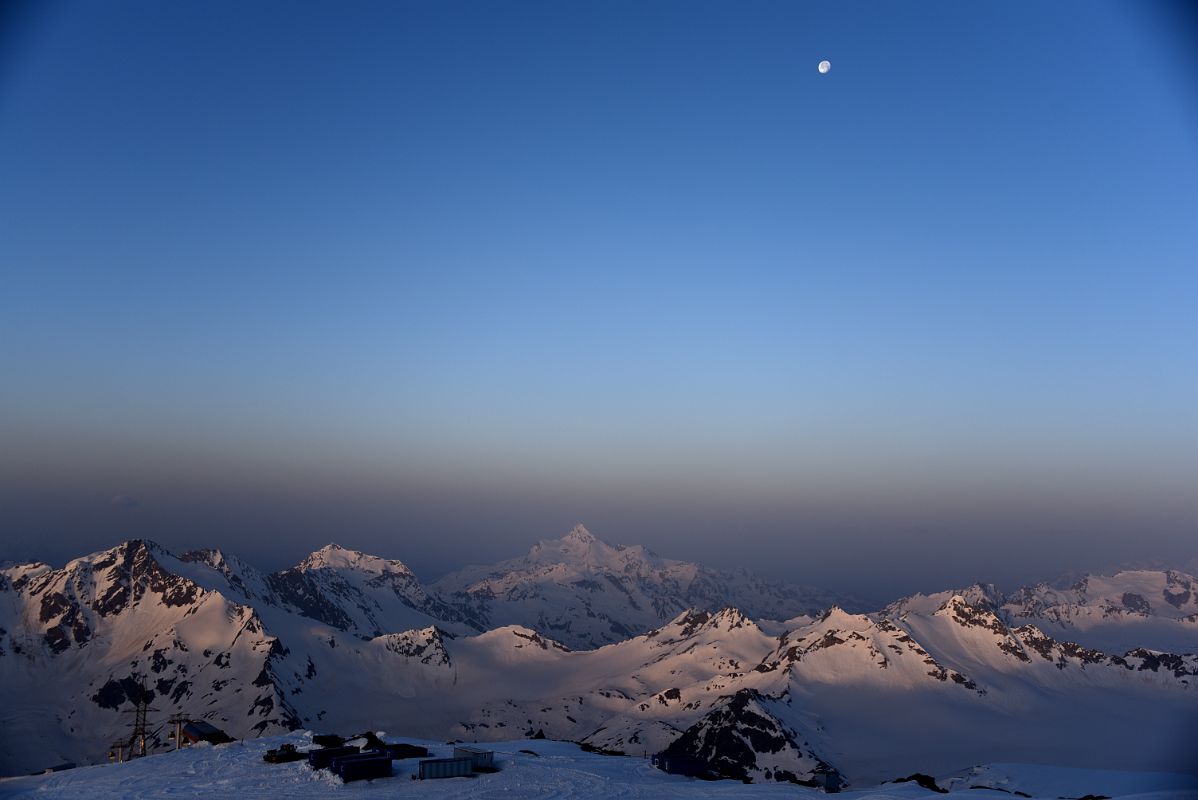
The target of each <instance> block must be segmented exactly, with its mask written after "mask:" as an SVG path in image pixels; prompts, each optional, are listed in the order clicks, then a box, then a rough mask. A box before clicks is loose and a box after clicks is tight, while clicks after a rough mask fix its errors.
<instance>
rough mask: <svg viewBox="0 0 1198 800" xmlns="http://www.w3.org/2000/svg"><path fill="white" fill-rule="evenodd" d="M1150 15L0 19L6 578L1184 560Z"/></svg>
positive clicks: (1180, 332) (1172, 166) (1172, 62)
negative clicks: (60, 572) (29, 574)
mask: <svg viewBox="0 0 1198 800" xmlns="http://www.w3.org/2000/svg"><path fill="white" fill-rule="evenodd" d="M1177 8H1178V7H1177V6H1176V5H1175V4H1170V3H1157V4H1154V3H1116V2H1102V3H1092V2H1059V3H1052V4H1044V3H1032V2H1002V3H997V2H976V3H969V4H961V3H950V2H924V3H914V2H879V3H852V2H835V3H833V2H818V3H816V2H811V3H808V2H777V3H774V2H752V3H693V2H687V3H681V2H678V3H673V2H652V3H642V2H636V3H633V2H614V3H569V4H563V3H524V2H513V3H503V4H498V3H490V4H487V3H431V2H427V3H426V2H401V3H357V4H353V5H352V6H345V5H343V4H333V3H255V4H249V5H247V4H239V3H221V2H217V3H173V4H162V3H152V2H118V3H100V2H75V3H50V4H26V5H24V6H22V7H21V8H19V9H18V11H17V12H16V13H11V14H10V15H9V17H8V19H6V20H4V22H3V24H4V27H5V28H6V30H5V33H4V37H3V38H2V39H0V43H3V45H4V48H5V50H6V51H7V56H6V57H5V58H4V59H3V60H0V271H2V272H3V276H4V279H3V287H4V290H3V292H0V332H2V336H0V365H2V366H3V369H4V372H5V374H6V376H7V379H6V380H5V381H4V382H3V384H2V385H0V386H2V388H0V393H2V394H0V398H2V400H3V403H2V404H3V406H4V408H5V409H6V410H5V411H4V414H3V417H2V418H0V436H3V440H4V444H3V447H2V448H0V479H2V480H0V531H3V532H4V537H5V539H6V540H7V541H8V542H9V543H10V544H9V545H8V546H6V547H5V550H6V552H5V553H4V554H3V555H5V556H7V557H40V558H52V559H53V558H57V559H61V558H64V557H66V556H69V555H73V554H76V553H77V552H79V551H81V550H85V549H94V548H98V547H101V546H105V545H107V544H109V543H111V542H112V541H115V540H118V539H120V538H125V537H127V536H132V535H140V536H150V537H152V538H155V539H158V540H160V541H162V542H164V543H166V544H168V545H173V546H177V547H189V546H201V545H213V544H218V545H221V546H227V547H230V548H232V549H234V550H240V551H241V552H244V553H246V555H248V556H251V557H256V558H257V559H259V560H260V561H261V562H263V563H264V564H266V565H270V566H273V565H275V564H276V563H283V562H286V561H288V560H291V559H292V558H293V557H298V555H300V554H302V553H303V552H305V551H306V550H307V549H310V547H311V546H316V545H319V544H322V543H324V542H325V541H328V540H336V541H339V542H341V543H342V544H345V545H347V546H359V547H362V548H363V549H371V550H374V551H376V552H380V553H382V554H384V555H391V556H396V557H400V558H404V559H405V560H407V561H409V562H410V563H412V565H413V566H415V567H416V568H417V569H419V570H421V571H422V572H424V573H427V574H430V575H433V574H436V573H437V572H439V571H443V570H445V569H448V568H450V567H452V566H455V565H457V564H460V563H461V562H462V561H463V560H471V559H470V558H464V557H463V556H462V552H463V550H464V549H466V550H471V551H473V555H477V558H475V559H474V560H479V559H483V558H491V557H497V556H501V555H507V554H510V553H512V552H514V551H515V550H518V549H522V548H523V547H524V546H526V545H527V544H528V543H530V542H531V541H532V540H534V539H536V538H540V537H544V536H551V535H558V534H559V533H564V532H565V531H566V530H567V529H568V528H569V526H570V525H571V524H573V523H574V522H576V521H579V520H581V521H584V522H586V523H587V524H588V525H589V526H590V527H591V528H592V529H593V530H594V531H595V532H596V533H597V534H598V535H600V536H603V537H605V538H609V539H612V540H615V541H629V542H644V543H646V544H649V545H650V546H652V547H655V548H656V549H658V550H659V551H661V552H663V553H666V554H669V555H675V556H678V557H688V558H706V559H710V560H715V561H721V562H728V563H744V564H747V565H749V566H753V567H757V568H760V569H763V570H765V571H770V572H772V573H774V574H786V575H790V576H791V577H795V578H799V579H803V580H814V581H817V582H824V583H839V584H840V585H842V586H843V587H844V588H851V589H853V590H861V589H863V588H871V587H877V586H881V587H882V588H883V591H888V590H890V589H891V588H893V589H894V590H896V591H897V590H900V589H903V590H905V589H907V588H913V587H923V586H925V585H935V584H937V583H954V582H957V583H959V582H961V581H963V580H964V581H971V580H974V579H991V580H1004V581H1010V580H1017V579H1021V578H1022V576H1023V574H1024V573H1026V572H1027V571H1028V570H1029V569H1031V570H1032V571H1033V572H1036V574H1035V575H1031V576H1029V577H1042V576H1043V575H1046V574H1050V573H1052V572H1053V571H1057V570H1065V569H1074V568H1087V567H1090V566H1099V565H1107V564H1111V563H1118V562H1126V561H1134V560H1153V559H1163V560H1168V561H1173V562H1175V563H1176V562H1180V561H1185V560H1186V559H1187V558H1192V557H1193V548H1192V545H1191V544H1190V541H1191V540H1192V538H1193V534H1194V529H1195V523H1198V500H1196V499H1195V498H1198V485H1196V483H1198V480H1196V479H1195V477H1194V476H1196V475H1198V455H1196V454H1198V447H1196V446H1198V413H1196V411H1195V409H1198V348H1196V347H1195V344H1196V343H1198V322H1196V321H1195V320H1196V315H1195V314H1194V311H1193V309H1194V307H1195V299H1196V297H1198V270H1196V269H1195V266H1194V264H1195V254H1198V225H1196V224H1194V223H1195V220H1196V219H1198V194H1196V191H1195V188H1194V187H1196V186H1198V105H1196V104H1195V102H1194V99H1193V98H1194V97H1195V88H1196V86H1195V81H1194V80H1193V79H1192V77H1191V75H1192V71H1191V70H1190V69H1189V68H1190V67H1192V66H1193V64H1194V55H1195V54H1194V52H1192V50H1188V49H1186V46H1185V44H1184V43H1185V37H1184V36H1177V35H1175V33H1176V29H1177V28H1178V26H1179V25H1182V26H1183V25H1184V23H1185V22H1186V19H1185V18H1184V15H1178V14H1176V9H1177ZM1171 29H1172V30H1171ZM1191 47H1192V46H1191ZM822 58H828V59H830V60H831V61H832V64H833V68H832V71H831V73H830V74H828V75H826V76H822V75H820V74H818V72H817V71H816V64H817V63H818V61H819V60H820V59H822ZM117 495H120V496H124V497H130V498H136V504H135V505H134V504H131V503H127V502H125V503H117V504H113V503H112V502H111V498H112V497H114V496H117ZM929 550H931V551H938V552H943V553H946V555H945V557H943V558H942V559H937V561H936V563H931V564H930V563H928V559H927V558H926V554H927V552H929ZM863 552H867V553H871V554H873V556H874V557H872V558H869V559H867V561H868V562H869V563H867V564H864V565H863V564H861V563H860V562H861V555H860V554H861V553H863ZM950 553H951V554H950ZM813 556H814V559H813ZM1081 561H1085V562H1086V563H1080V562H1081ZM1029 562H1031V563H1033V564H1036V566H1035V567H1029V566H1028V565H1029ZM896 565H897V569H898V571H899V572H900V573H902V575H901V576H900V577H897V578H895V577H893V576H891V575H890V573H892V572H893V571H895V570H896Z"/></svg>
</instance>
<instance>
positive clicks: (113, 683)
mask: <svg viewBox="0 0 1198 800" xmlns="http://www.w3.org/2000/svg"><path fill="white" fill-rule="evenodd" d="M91 699H92V702H93V703H95V704H96V705H98V706H99V707H100V708H107V709H117V708H120V707H121V706H122V705H124V704H125V703H130V704H132V703H138V702H141V701H145V702H147V703H148V702H150V701H151V700H153V699H154V692H153V690H151V689H147V688H146V687H145V686H144V685H142V682H141V681H140V680H138V679H137V678H134V677H133V676H132V675H129V676H126V677H124V678H121V679H119V680H109V681H108V683H106V684H104V685H103V686H101V687H100V690H99V691H98V692H96V693H95V694H94V695H92V698H91Z"/></svg>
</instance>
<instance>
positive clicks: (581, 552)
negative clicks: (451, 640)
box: [433, 525, 853, 649]
mask: <svg viewBox="0 0 1198 800" xmlns="http://www.w3.org/2000/svg"><path fill="white" fill-rule="evenodd" d="M433 590H434V591H435V592H437V593H439V594H440V595H442V596H443V597H444V598H445V599H446V600H447V601H448V602H451V603H456V604H459V605H462V606H464V607H466V608H468V609H470V613H469V616H470V617H472V618H474V619H477V620H479V621H481V623H482V624H483V625H484V626H485V627H491V626H494V625H506V624H517V625H525V626H527V627H530V628H535V629H536V630H539V631H542V632H543V633H546V634H548V635H550V636H552V637H554V638H555V639H557V640H558V641H561V642H563V643H564V644H566V645H568V646H570V647H572V648H574V649H583V648H589V647H599V646H602V645H605V644H611V643H613V642H617V641H621V640H623V639H627V638H628V637H630V636H635V635H637V634H640V633H644V632H645V631H648V630H652V629H653V628H655V627H657V626H658V625H660V624H662V623H663V622H665V621H667V620H669V619H671V618H672V617H674V616H675V615H677V614H679V613H680V612H682V611H684V610H686V609H687V608H704V609H711V610H714V609H717V608H723V607H726V606H732V607H736V608H740V609H741V610H743V611H744V612H745V613H746V614H748V615H750V616H753V617H764V618H769V619H786V618H789V617H794V616H796V615H799V614H804V613H816V612H818V611H821V610H823V609H824V608H827V607H828V606H829V605H832V604H833V603H836V602H841V603H845V602H847V603H850V604H851V603H853V601H852V600H848V599H845V598H840V597H838V596H836V595H833V594H831V593H830V592H825V591H822V590H819V589H813V588H810V587H800V586H793V585H790V584H784V583H779V582H775V581H767V580H764V579H762V578H759V577H757V576H755V575H753V574H752V573H751V572H749V571H747V570H743V569H742V570H736V571H734V572H721V571H718V570H712V569H709V568H707V567H704V566H701V565H699V564H694V563H690V562H685V561H674V560H671V559H666V558H661V557H660V556H658V555H657V554H655V553H653V552H652V551H650V550H648V549H646V548H644V547H642V546H639V545H637V546H627V545H613V544H608V543H607V542H604V541H603V540H601V539H599V538H597V537H596V536H595V535H594V534H592V533H591V532H590V531H588V530H587V529H586V528H585V527H583V526H582V525H578V526H576V527H575V528H574V529H573V530H571V531H570V532H569V533H568V534H566V535H565V536H564V537H562V538H561V539H553V540H543V541H541V542H538V543H537V544H536V545H534V546H533V548H532V549H531V550H529V552H528V553H527V554H526V555H524V556H522V557H520V558H515V559H511V560H508V561H503V562H500V563H498V564H493V565H490V566H484V567H468V568H466V569H464V570H462V571H460V572H456V573H453V574H451V575H447V576H445V577H444V578H442V579H441V580H440V581H438V582H437V583H435V584H434V585H433Z"/></svg>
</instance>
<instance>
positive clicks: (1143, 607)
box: [1120, 592, 1152, 616]
mask: <svg viewBox="0 0 1198 800" xmlns="http://www.w3.org/2000/svg"><path fill="white" fill-rule="evenodd" d="M1120 599H1121V600H1122V602H1123V607H1124V608H1126V609H1127V610H1128V611H1130V612H1131V613H1133V614H1143V615H1144V616H1148V615H1149V614H1151V613H1152V605H1151V604H1150V603H1149V602H1148V600H1147V599H1146V598H1145V597H1144V595H1142V594H1134V593H1132V592H1124V593H1123V597H1122V598H1120Z"/></svg>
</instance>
